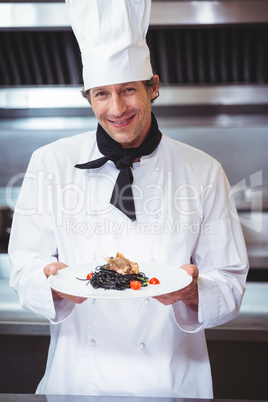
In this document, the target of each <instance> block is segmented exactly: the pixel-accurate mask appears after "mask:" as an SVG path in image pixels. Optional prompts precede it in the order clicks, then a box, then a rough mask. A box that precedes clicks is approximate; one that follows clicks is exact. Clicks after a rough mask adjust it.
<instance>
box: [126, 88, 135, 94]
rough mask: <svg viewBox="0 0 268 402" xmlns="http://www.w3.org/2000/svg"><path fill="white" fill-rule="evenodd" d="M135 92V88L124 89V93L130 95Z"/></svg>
mask: <svg viewBox="0 0 268 402" xmlns="http://www.w3.org/2000/svg"><path fill="white" fill-rule="evenodd" d="M134 91H135V88H125V89H124V92H125V93H126V94H130V93H132V92H134Z"/></svg>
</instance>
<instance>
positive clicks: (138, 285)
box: [129, 281, 141, 290]
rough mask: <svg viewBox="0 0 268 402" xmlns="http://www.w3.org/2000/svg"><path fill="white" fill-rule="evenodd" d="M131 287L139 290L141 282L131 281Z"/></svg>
mask: <svg viewBox="0 0 268 402" xmlns="http://www.w3.org/2000/svg"><path fill="white" fill-rule="evenodd" d="M129 285H130V287H131V289H134V290H139V289H140V288H141V283H140V282H139V281H131V282H130V284H129Z"/></svg>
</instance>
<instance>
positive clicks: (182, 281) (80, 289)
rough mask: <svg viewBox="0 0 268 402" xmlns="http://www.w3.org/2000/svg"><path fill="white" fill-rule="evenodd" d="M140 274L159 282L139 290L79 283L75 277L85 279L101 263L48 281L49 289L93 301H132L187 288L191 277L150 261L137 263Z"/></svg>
mask: <svg viewBox="0 0 268 402" xmlns="http://www.w3.org/2000/svg"><path fill="white" fill-rule="evenodd" d="M138 264H139V270H140V272H143V273H144V274H145V275H146V276H147V277H148V278H149V279H151V278H152V277H155V278H157V279H158V280H159V281H160V284H159V285H150V284H149V285H148V286H146V287H142V288H140V289H139V290H133V289H130V288H129V289H124V290H113V289H94V288H93V287H92V286H91V285H90V283H88V281H80V280H78V279H77V278H86V276H87V274H88V273H89V272H94V270H95V268H96V267H97V266H98V265H103V262H101V263H99V264H98V263H87V264H81V265H77V266H71V267H67V268H64V269H61V270H59V271H58V272H57V274H56V275H51V276H49V278H48V282H49V285H50V287H51V288H52V289H54V290H56V291H58V292H61V293H65V294H68V295H72V296H78V297H85V298H89V297H91V298H94V299H100V298H103V299H132V298H138V297H151V296H159V295H163V294H166V293H171V292H175V291H176V290H180V289H183V288H185V287H186V286H188V285H189V284H190V283H191V282H192V277H191V276H190V275H188V274H187V272H186V271H185V270H184V269H182V268H179V267H176V266H174V265H166V264H156V263H153V262H138Z"/></svg>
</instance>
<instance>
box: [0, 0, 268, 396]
mask: <svg viewBox="0 0 268 402" xmlns="http://www.w3.org/2000/svg"><path fill="white" fill-rule="evenodd" d="M147 41H148V45H149V47H150V49H151V58H152V64H153V68H154V71H155V72H156V73H157V74H158V75H159V76H160V80H161V88H160V97H159V98H158V99H157V100H156V101H155V103H154V106H153V111H154V113H155V114H156V116H157V117H158V121H159V125H160V129H161V131H162V132H163V133H164V134H166V135H169V136H170V137H173V138H175V139H178V140H180V141H183V142H185V143H188V144H190V145H193V146H195V147H197V148H200V149H202V150H204V151H206V152H208V153H209V154H210V155H212V156H214V157H215V158H216V159H217V160H218V161H220V162H221V164H222V165H223V167H224V169H225V171H226V173H227V176H228V178H229V181H230V183H231V186H232V189H233V193H234V197H235V200H236V204H237V208H238V211H239V215H240V219H241V223H242V227H243V230H244V234H245V238H246V242H247V246H248V252H249V259H250V263H251V268H250V272H249V276H248V289H247V292H246V295H245V299H244V302H243V304H242V309H241V313H240V314H239V316H238V318H237V319H235V320H234V321H232V322H231V323H229V324H226V325H224V326H222V327H218V328H215V329H211V330H208V331H207V332H206V335H207V340H208V348H209V353H210V358H211V364H212V372H213V378H214V384H215V397H217V398H240V399H242V398H244V399H249V400H250V399H268V387H267V379H266V378H267V374H266V373H267V361H268V348H267V344H268V214H267V212H268V158H267V151H268V1H267V0H260V1H257V0H252V1H245V0H240V1H232V0H225V1H224V0H222V1H201V0H200V1H186V0H185V1H175V0H174V1H153V3H152V15H151V23H150V29H149V32H148V35H147ZM81 89H82V76H81V58H80V52H79V49H78V45H77V42H76V40H75V38H74V36H73V33H72V32H71V29H70V26H69V22H68V18H67V15H66V11H65V5H64V3H63V2H54V1H52V0H51V1H46V2H41V1H32V2H28V3H24V2H21V1H13V2H2V1H0V152H1V153H0V155H1V163H0V393H6V392H7V393H15V392H16V393H33V392H34V390H35V388H36V385H37V383H38V381H39V379H40V377H41V376H42V374H43V370H44V365H45V360H46V353H47V347H48V343H49V326H48V323H47V322H46V321H45V320H43V319H42V318H41V317H37V316H33V315H32V314H30V313H27V312H26V311H23V310H22V309H21V308H20V307H19V306H18V301H17V296H16V295H15V293H14V292H13V291H12V290H11V289H10V288H9V286H8V275H9V262H8V257H7V245H8V238H9V231H10V225H11V222H12V212H13V208H14V203H15V201H16V198H17V195H18V192H19V188H20V184H21V180H22V177H23V173H24V172H25V169H26V168H27V164H28V161H29V158H30V156H31V153H32V152H33V151H34V150H35V149H36V148H38V147H40V146H42V145H44V144H46V143H48V142H51V141H54V140H56V139H58V138H61V137H65V136H70V135H74V134H76V133H79V132H83V131H87V130H90V129H94V128H95V127H96V120H95V118H94V116H93V113H92V110H91V109H90V106H89V105H88V103H87V102H86V101H85V100H84V99H83V97H82V96H81V93H80V92H81Z"/></svg>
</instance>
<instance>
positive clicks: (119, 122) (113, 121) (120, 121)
mask: <svg viewBox="0 0 268 402" xmlns="http://www.w3.org/2000/svg"><path fill="white" fill-rule="evenodd" d="M134 116H135V115H134V114H133V115H132V116H130V117H128V118H127V119H124V120H119V121H117V120H110V119H107V120H108V121H109V122H110V123H113V124H125V123H127V122H128V121H129V120H131V119H132V118H133V117H134Z"/></svg>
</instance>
